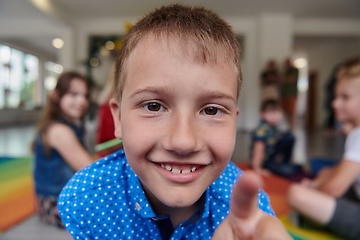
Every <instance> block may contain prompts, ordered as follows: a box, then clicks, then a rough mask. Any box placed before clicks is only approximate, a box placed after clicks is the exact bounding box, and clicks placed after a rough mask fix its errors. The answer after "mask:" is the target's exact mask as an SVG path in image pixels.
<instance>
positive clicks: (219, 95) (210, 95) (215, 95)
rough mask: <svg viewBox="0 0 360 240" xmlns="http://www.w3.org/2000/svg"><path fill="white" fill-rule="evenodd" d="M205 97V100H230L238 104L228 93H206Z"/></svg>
mask: <svg viewBox="0 0 360 240" xmlns="http://www.w3.org/2000/svg"><path fill="white" fill-rule="evenodd" d="M203 96H204V97H205V98H225V99H230V100H232V101H234V102H235V103H236V99H235V98H234V97H233V96H231V95H229V94H226V93H223V92H221V91H217V90H216V91H206V92H204V93H203Z"/></svg>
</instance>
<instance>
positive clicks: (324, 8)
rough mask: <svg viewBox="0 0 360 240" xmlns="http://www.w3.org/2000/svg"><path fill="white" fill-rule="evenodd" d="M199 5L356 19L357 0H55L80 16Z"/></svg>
mask: <svg viewBox="0 0 360 240" xmlns="http://www.w3.org/2000/svg"><path fill="white" fill-rule="evenodd" d="M173 2H179V3H185V4H189V5H202V6H205V7H207V8H210V9H213V10H215V11H216V12H218V13H219V14H220V15H222V16H224V17H230V16H231V17H234V16H251V15H257V14H262V13H291V14H293V15H294V16H295V17H335V18H344V17H346V18H360V1H359V0H221V1H220V0H182V1H174V0H103V1H99V0H62V1H57V2H56V3H57V4H59V5H61V6H62V7H63V8H64V9H67V10H68V11H69V12H71V13H72V15H73V16H76V17H80V18H92V17H119V16H126V17H128V16H142V15H144V14H145V13H147V12H149V11H151V10H153V9H154V8H156V7H159V6H161V5H163V4H168V3H173Z"/></svg>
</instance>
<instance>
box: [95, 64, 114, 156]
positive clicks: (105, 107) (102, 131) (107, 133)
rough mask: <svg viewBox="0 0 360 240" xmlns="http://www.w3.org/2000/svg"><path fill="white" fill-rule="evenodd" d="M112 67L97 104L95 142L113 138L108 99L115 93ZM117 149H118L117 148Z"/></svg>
mask: <svg viewBox="0 0 360 240" xmlns="http://www.w3.org/2000/svg"><path fill="white" fill-rule="evenodd" d="M114 70H115V69H114V67H112V71H111V74H110V76H109V80H108V81H107V82H106V84H105V86H104V89H103V90H102V91H101V93H100V95H99V98H98V104H99V114H98V115H99V116H98V121H99V123H98V130H97V136H96V143H97V144H99V143H103V142H106V141H109V140H112V139H114V138H115V133H114V132H115V127H114V120H113V118H112V115H111V110H110V106H109V101H110V99H111V98H112V97H114V95H115V86H114V85H115V81H114V72H115V71H114ZM117 150H119V149H117Z"/></svg>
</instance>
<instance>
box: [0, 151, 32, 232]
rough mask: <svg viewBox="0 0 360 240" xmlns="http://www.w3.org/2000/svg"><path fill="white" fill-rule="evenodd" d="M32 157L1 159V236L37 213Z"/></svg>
mask: <svg viewBox="0 0 360 240" xmlns="http://www.w3.org/2000/svg"><path fill="white" fill-rule="evenodd" d="M32 161H33V160H32V157H21V158H11V157H0V234H1V232H4V231H6V230H7V229H9V228H10V227H13V226H14V225H16V224H18V223H19V222H21V221H23V220H24V219H26V218H28V217H30V216H31V215H33V214H34V213H35V193H34V189H33V179H32Z"/></svg>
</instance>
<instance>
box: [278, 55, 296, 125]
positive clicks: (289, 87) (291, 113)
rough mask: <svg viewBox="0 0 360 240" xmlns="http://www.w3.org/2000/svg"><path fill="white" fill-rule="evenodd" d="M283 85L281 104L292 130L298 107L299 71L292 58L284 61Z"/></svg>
mask: <svg viewBox="0 0 360 240" xmlns="http://www.w3.org/2000/svg"><path fill="white" fill-rule="evenodd" d="M283 78H284V79H283V81H282V84H281V98H282V99H281V104H282V106H283V108H284V112H285V114H286V116H287V118H288V120H289V125H290V128H291V129H292V130H294V128H295V123H296V105H297V94H298V90H297V82H298V78H299V70H298V69H297V68H296V67H295V66H294V65H293V64H292V62H291V59H290V58H286V59H285V60H284V76H283Z"/></svg>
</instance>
